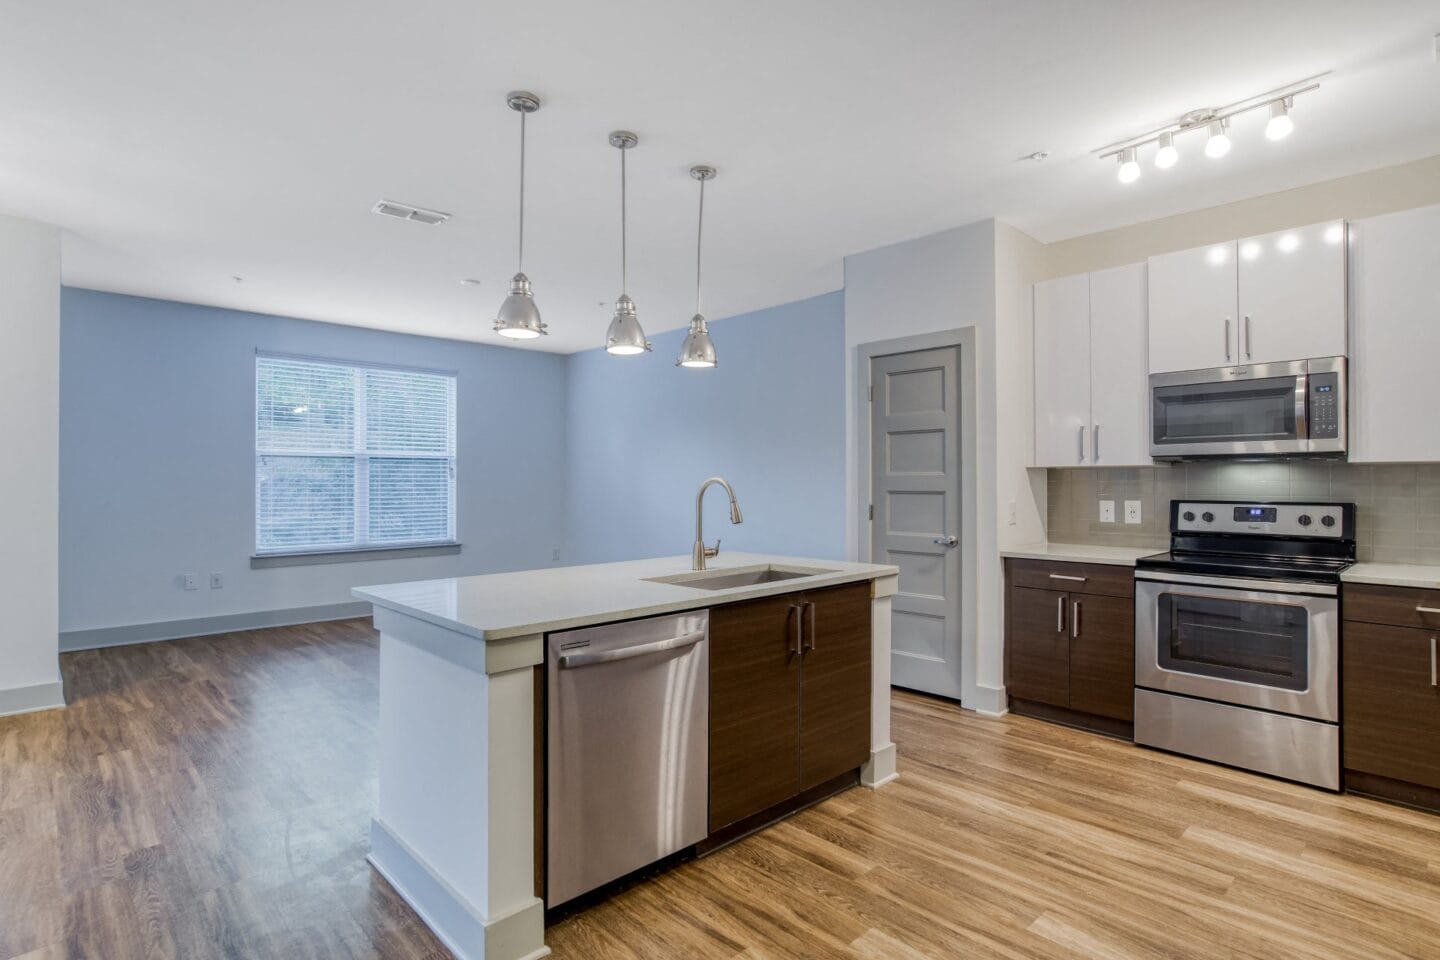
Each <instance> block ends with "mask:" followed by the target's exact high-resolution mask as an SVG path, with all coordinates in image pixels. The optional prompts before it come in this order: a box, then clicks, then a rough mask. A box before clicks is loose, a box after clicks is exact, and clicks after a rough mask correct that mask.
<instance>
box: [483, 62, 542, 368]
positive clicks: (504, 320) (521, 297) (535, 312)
mask: <svg viewBox="0 0 1440 960" xmlns="http://www.w3.org/2000/svg"><path fill="white" fill-rule="evenodd" d="M505 103H506V104H507V105H508V106H509V107H510V109H511V110H514V111H515V112H516V113H518V114H520V237H519V243H518V245H517V249H518V256H517V257H516V267H515V276H513V277H511V278H510V295H509V296H507V297H506V298H505V302H504V303H502V304H500V310H499V312H498V313H497V314H496V315H495V332H496V333H498V334H500V336H502V337H507V338H509V339H511V340H534V339H535V338H536V337H541V336H544V335H545V333H546V332H547V331H546V329H545V324H544V323H543V322H542V321H541V320H540V309H539V308H538V307H536V306H535V295H534V294H533V293H532V292H531V291H530V278H529V277H527V276H525V270H524V265H525V117H526V116H528V115H529V114H532V113H534V112H535V111H536V110H539V109H540V98H539V97H537V96H536V95H535V94H533V93H530V92H529V91H527V90H516V91H514V92H513V93H510V94H508V95H507V96H506V97H505Z"/></svg>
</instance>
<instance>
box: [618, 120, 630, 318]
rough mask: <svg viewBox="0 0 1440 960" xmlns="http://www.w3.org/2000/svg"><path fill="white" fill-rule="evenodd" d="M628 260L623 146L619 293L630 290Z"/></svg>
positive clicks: (621, 157) (623, 152)
mask: <svg viewBox="0 0 1440 960" xmlns="http://www.w3.org/2000/svg"><path fill="white" fill-rule="evenodd" d="M628 267H629V264H628V261H627V258H626V250H625V148H624V147H621V148H620V293H621V294H622V295H624V294H627V293H629V292H630V281H629V273H628Z"/></svg>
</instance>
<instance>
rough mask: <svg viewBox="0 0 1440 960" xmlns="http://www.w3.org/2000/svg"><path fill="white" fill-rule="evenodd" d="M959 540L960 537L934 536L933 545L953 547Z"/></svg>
mask: <svg viewBox="0 0 1440 960" xmlns="http://www.w3.org/2000/svg"><path fill="white" fill-rule="evenodd" d="M959 542H960V538H959V537H936V538H935V546H937V547H953V546H955V545H956V544H958V543H959Z"/></svg>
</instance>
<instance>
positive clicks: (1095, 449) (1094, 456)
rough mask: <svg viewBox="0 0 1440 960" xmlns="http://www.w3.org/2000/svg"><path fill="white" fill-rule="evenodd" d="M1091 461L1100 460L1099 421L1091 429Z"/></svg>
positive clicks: (1097, 461)
mask: <svg viewBox="0 0 1440 960" xmlns="http://www.w3.org/2000/svg"><path fill="white" fill-rule="evenodd" d="M1090 462H1091V463H1099V462H1100V424H1098V423H1097V424H1095V426H1094V427H1093V428H1092V429H1091V431H1090Z"/></svg>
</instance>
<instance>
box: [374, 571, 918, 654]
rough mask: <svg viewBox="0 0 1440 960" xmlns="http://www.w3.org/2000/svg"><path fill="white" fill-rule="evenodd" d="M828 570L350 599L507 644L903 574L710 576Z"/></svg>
mask: <svg viewBox="0 0 1440 960" xmlns="http://www.w3.org/2000/svg"><path fill="white" fill-rule="evenodd" d="M767 565H769V566H774V567H777V568H781V569H785V568H790V569H806V570H817V571H824V572H822V573H818V574H817V575H815V576H806V577H799V578H795V579H792V580H780V581H775V582H772V583H760V584H753V585H750V586H741V587H729V588H726V589H723V590H702V589H700V588H698V587H690V586H685V585H683V584H674V583H653V582H651V581H650V579H649V578H653V577H667V576H676V575H690V573H691V571H690V558H689V557H688V556H685V557H659V558H656V559H652V560H626V561H622V562H620V563H597V564H589V565H585V566H574V567H547V568H545V569H542V570H523V571H518V572H515V573H494V574H488V575H486V576H479V577H451V578H447V579H444V580H417V581H414V582H411V583H390V584H384V585H382V586H374V587H356V588H355V589H354V590H351V591H350V592H351V594H352V595H354V596H355V597H358V598H359V599H361V600H368V601H369V602H371V603H373V604H375V605H376V606H380V607H386V608H388V609H390V610H395V611H398V612H400V613H404V614H407V615H409V616H412V617H417V618H419V619H421V620H426V621H429V622H430V623H434V624H436V625H438V626H441V627H445V628H447V629H449V630H454V631H456V632H459V633H463V634H468V635H469V636H472V637H476V638H477V639H480V640H503V639H506V638H509V637H521V636H526V635H529V634H535V633H546V632H549V631H551V630H569V629H571V628H574V627H584V626H591V625H594V624H597V623H612V622H614V621H616V620H629V619H632V618H635V617H645V616H652V615H659V614H662V613H675V612H678V611H681V610H697V609H700V608H702V607H711V606H717V605H719V604H722V603H733V602H735V601H737V600H749V599H752V598H755V597H769V596H775V595H777V594H782V593H794V592H795V591H797V590H810V589H818V588H820V587H830V586H835V585H837V584H842V583H857V582H860V581H865V580H874V579H876V578H878V577H887V576H895V575H898V574H899V572H900V571H899V568H898V567H893V566H886V565H883V564H875V563H842V562H840V561H838V560H812V559H809V558H805V557H782V556H770V555H767V554H756V553H722V554H721V555H720V556H718V557H716V558H714V559H713V560H710V561H709V562H708V564H707V566H708V571H707V572H710V573H719V572H724V571H741V570H745V569H755V568H759V567H764V566H767Z"/></svg>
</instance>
